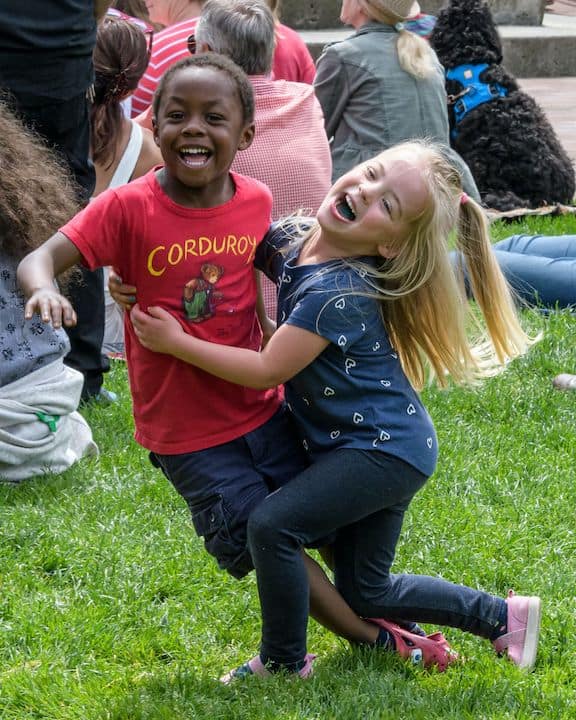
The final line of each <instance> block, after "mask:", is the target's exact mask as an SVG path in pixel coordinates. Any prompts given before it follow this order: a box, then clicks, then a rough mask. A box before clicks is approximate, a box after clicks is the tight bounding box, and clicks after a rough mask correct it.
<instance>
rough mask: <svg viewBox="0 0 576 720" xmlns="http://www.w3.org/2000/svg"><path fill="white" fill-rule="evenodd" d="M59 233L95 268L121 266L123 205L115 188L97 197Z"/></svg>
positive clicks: (123, 223)
mask: <svg viewBox="0 0 576 720" xmlns="http://www.w3.org/2000/svg"><path fill="white" fill-rule="evenodd" d="M60 232H61V233H63V234H64V235H66V237H67V238H68V239H69V240H70V241H71V242H73V243H74V245H76V247H77V248H78V250H79V252H80V253H81V255H82V257H83V258H84V263H85V264H86V266H87V267H88V268H90V269H91V270H94V269H96V268H99V267H103V266H105V265H114V266H119V265H120V261H121V258H120V248H121V245H122V243H120V242H119V241H118V239H119V238H122V237H125V221H124V212H123V208H122V204H121V202H120V200H119V198H118V196H117V194H116V192H115V191H114V190H107V191H105V192H103V193H101V194H100V195H98V197H96V198H94V200H92V201H91V202H90V203H89V204H88V205H87V206H86V207H85V208H84V209H83V210H81V211H80V212H79V213H78V214H77V215H75V216H74V217H73V218H72V220H70V221H69V222H68V223H66V225H64V226H63V227H61V228H60Z"/></svg>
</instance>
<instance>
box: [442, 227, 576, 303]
mask: <svg viewBox="0 0 576 720" xmlns="http://www.w3.org/2000/svg"><path fill="white" fill-rule="evenodd" d="M492 247H493V248H494V252H495V255H496V258H497V260H498V264H499V265H500V269H501V270H502V272H503V273H504V275H505V277H506V279H507V280H508V282H509V283H510V285H511V286H512V287H513V289H514V291H515V292H516V294H517V295H518V296H519V297H520V298H521V299H522V300H524V301H525V302H527V303H528V304H530V305H538V306H544V307H548V308H555V307H560V308H562V307H571V306H576V235H558V236H555V235H512V236H511V237H509V238H506V239H505V240H502V241H501V242H498V243H496V244H495V245H493V246H492ZM456 257H457V254H456V253H452V259H453V261H455V260H456Z"/></svg>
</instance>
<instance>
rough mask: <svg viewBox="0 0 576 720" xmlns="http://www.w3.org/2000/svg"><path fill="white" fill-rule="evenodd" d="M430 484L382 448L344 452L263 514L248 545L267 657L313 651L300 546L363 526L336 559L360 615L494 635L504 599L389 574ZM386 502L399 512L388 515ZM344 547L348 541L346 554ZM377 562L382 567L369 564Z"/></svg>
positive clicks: (277, 497)
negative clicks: (414, 504)
mask: <svg viewBox="0 0 576 720" xmlns="http://www.w3.org/2000/svg"><path fill="white" fill-rule="evenodd" d="M424 482H425V477H424V476H422V475H421V474H420V473H418V472H417V471H415V470H414V469H413V468H410V466H408V465H406V464H405V463H403V462H402V461H400V460H396V459H395V458H390V457H388V456H385V455H383V454H382V453H370V452H362V451H354V450H344V451H337V452H335V453H332V454H330V455H327V456H326V458H324V459H323V460H322V461H320V462H318V463H316V464H315V465H314V466H312V467H311V468H309V469H308V470H306V471H305V472H303V473H302V474H301V475H300V476H299V477H298V478H296V479H295V480H294V481H292V482H291V483H289V484H288V485H286V486H285V487H283V488H282V489H281V490H280V491H279V492H277V493H274V494H273V495H270V496H268V497H267V498H266V499H265V500H264V502H263V503H262V504H261V505H260V506H259V507H258V508H257V509H256V510H255V511H254V513H253V514H252V515H251V517H250V520H249V525H248V542H249V547H250V549H251V552H252V556H253V560H254V565H255V567H256V571H257V581H258V591H259V594H260V602H261V607H262V617H263V631H262V647H261V657H262V660H263V661H264V662H266V661H268V660H272V661H274V662H277V663H280V664H286V665H292V664H295V663H298V662H301V661H302V659H303V658H304V656H305V653H306V626H307V617H308V591H307V589H308V583H307V576H306V567H305V564H304V561H303V559H302V555H301V547H302V546H303V545H306V544H310V543H313V542H315V541H317V540H319V539H321V538H323V537H325V536H328V535H330V534H331V533H332V532H333V531H335V530H337V529H340V528H344V527H345V526H349V525H351V524H354V523H357V524H358V528H357V529H358V532H357V534H356V535H354V536H350V535H348V536H347V540H348V541H351V542H352V545H351V547H350V549H349V555H348V557H346V558H345V560H346V563H344V558H339V557H337V558H336V570H337V578H336V580H337V583H338V584H339V585H341V587H342V589H343V590H344V592H345V593H346V595H345V599H346V600H347V601H348V602H349V603H350V604H351V607H352V608H353V610H354V611H356V612H358V614H359V615H362V616H364V617H379V616H380V617H381V616H384V617H392V618H395V619H398V620H416V621H418V620H421V621H424V622H426V621H429V622H440V623H442V624H450V625H453V626H455V627H460V628H462V629H466V630H469V631H472V632H476V633H477V634H482V635H484V636H485V637H490V636H491V634H492V633H494V632H495V631H496V628H497V626H498V624H499V623H501V622H502V617H503V616H504V618H505V610H506V605H505V603H504V601H503V600H500V599H498V598H494V597H492V596H490V595H488V594H487V593H480V592H477V591H474V590H471V589H469V588H461V587H460V586H457V585H453V584H452V583H447V582H445V581H443V580H440V579H437V578H428V577H424V576H413V577H410V576H398V577H393V576H390V575H389V568H390V565H391V563H392V560H393V557H394V551H395V546H396V542H397V540H398V536H399V533H400V528H401V525H402V519H403V514H404V510H405V508H406V507H407V505H408V503H409V502H410V499H411V498H412V497H413V495H414V493H415V492H416V491H417V490H418V489H419V488H420V487H421V486H422V485H423V483H424ZM386 508H390V512H388V513H386V514H385V516H384V515H381V514H380V513H381V511H382V509H386ZM375 513H376V514H377V515H380V517H378V523H377V524H378V533H375V532H374V528H371V527H370V526H369V525H368V526H367V530H369V536H370V542H369V543H368V544H367V543H366V542H364V543H361V542H360V541H361V540H362V538H361V537H360V536H361V534H362V533H361V530H363V529H364V523H365V522H366V520H367V519H368V518H370V517H371V516H373V515H374V514H375ZM383 520H385V523H384V527H382V521H383ZM361 521H362V522H361ZM345 544H346V543H345V541H344V539H342V540H340V538H339V540H338V542H337V546H338V548H339V550H338V552H339V553H340V552H342V548H343V546H344V545H345ZM372 544H374V546H375V548H374V547H372ZM364 554H366V556H367V557H368V560H366V562H365V563H363V564H362V566H361V567H362V572H370V575H369V578H368V580H367V581H366V582H365V578H364V577H359V575H358V573H357V569H358V564H359V563H360V561H361V560H362V556H363V555H364ZM372 561H374V563H377V565H375V567H374V568H370V567H369V566H370V565H371V564H372ZM348 565H351V566H352V568H353V570H350V569H349V567H348ZM399 578H400V579H399ZM370 581H374V582H375V583H376V586H375V587H374V589H370V588H369V587H368V586H370ZM356 582H358V583H360V585H361V590H360V591H357V590H356V589H355V587H354V584H355V583H356Z"/></svg>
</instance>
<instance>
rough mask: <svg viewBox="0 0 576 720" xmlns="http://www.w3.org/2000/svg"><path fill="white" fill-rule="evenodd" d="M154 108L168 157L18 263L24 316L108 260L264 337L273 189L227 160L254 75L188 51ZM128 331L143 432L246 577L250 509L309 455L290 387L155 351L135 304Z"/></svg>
mask: <svg viewBox="0 0 576 720" xmlns="http://www.w3.org/2000/svg"><path fill="white" fill-rule="evenodd" d="M153 110H154V118H155V119H154V136H155V140H156V142H157V144H158V145H159V147H160V151H161V153H162V157H163V159H164V162H165V166H164V167H160V168H155V169H154V170H152V171H150V173H148V174H147V175H145V176H143V177H142V178H139V179H137V180H135V181H133V182H131V183H128V184H127V185H124V186H121V187H118V188H115V189H111V190H107V191H105V192H104V193H102V194H100V195H99V196H98V197H97V198H96V199H95V200H94V201H93V202H92V203H90V205H89V206H88V207H86V208H85V209H84V210H82V211H81V212H80V213H79V214H78V215H76V216H75V217H74V218H73V219H72V220H71V221H70V222H69V223H67V224H66V225H65V226H64V227H63V228H62V229H61V230H60V231H59V232H57V233H56V234H55V235H53V236H52V237H51V238H50V239H49V240H48V241H47V242H46V243H45V244H44V245H42V246H41V247H39V248H38V249H37V250H35V251H34V252H33V253H31V254H30V255H28V256H27V257H26V258H25V259H24V260H23V261H22V262H21V264H20V266H19V268H18V277H19V280H20V284H21V286H22V288H23V289H24V291H25V293H26V295H27V296H28V298H29V299H28V302H27V304H26V311H25V312H26V317H27V318H31V317H32V315H33V313H34V312H39V313H40V314H41V316H42V319H43V320H44V321H45V322H51V323H52V325H53V326H54V327H60V326H61V325H62V324H65V325H73V324H74V322H75V314H74V310H73V308H72V306H71V305H70V303H69V302H68V300H66V298H65V297H63V296H62V295H61V294H60V293H59V292H58V291H57V289H56V288H55V286H54V284H53V280H54V276H55V275H58V274H59V273H60V272H62V271H63V270H65V269H66V268H68V267H70V266H72V265H74V264H75V263H77V262H84V263H85V264H86V265H87V266H88V267H90V268H95V267H101V266H106V265H112V266H114V267H115V268H117V269H118V271H119V273H120V275H121V276H122V278H123V279H124V280H125V281H126V282H127V283H128V284H130V285H134V286H136V287H137V288H138V302H139V305H140V307H141V308H147V307H149V306H152V305H159V306H161V307H163V308H165V309H166V310H168V311H169V312H170V313H171V314H172V315H173V316H174V317H176V318H177V319H178V320H179V322H180V323H181V325H182V327H183V328H184V330H185V331H186V332H187V333H190V334H193V335H194V336H196V337H198V338H202V339H205V340H212V341H214V342H219V343H225V344H228V345H232V346H239V347H244V348H250V349H254V350H255V349H258V348H259V347H260V344H261V339H262V333H261V329H260V325H259V323H258V320H257V316H256V280H255V271H254V269H253V267H252V260H253V258H254V253H255V250H256V247H257V245H258V243H260V241H261V240H262V238H263V236H264V233H265V232H266V230H267V228H268V226H269V223H270V210H271V207H272V198H271V194H270V191H269V190H268V188H266V186H264V185H262V184H260V183H259V182H257V181H256V180H252V179H251V178H247V177H244V176H242V175H237V174H235V173H231V172H230V165H231V163H232V161H233V159H234V156H235V154H236V151H237V150H243V149H244V148H247V147H248V146H249V145H250V142H251V141H252V137H253V135H254V124H253V114H254V101H253V95H252V87H251V85H250V83H249V81H248V79H247V78H246V76H245V75H244V73H243V72H242V71H241V70H240V69H239V68H238V67H237V66H236V65H235V64H234V63H233V62H232V61H231V60H229V59H227V58H225V57H223V56H221V55H215V54H212V53H207V54H203V55H197V56H190V57H189V58H187V59H185V60H183V61H181V62H179V63H177V64H175V65H174V66H172V68H170V70H168V71H167V72H166V74H165V75H164V77H163V79H162V81H161V82H160V84H159V86H158V89H157V91H156V95H155V98H154V105H153ZM125 337H126V357H127V362H128V371H129V378H130V388H131V392H132V398H133V405H134V419H135V424H136V433H135V437H136V440H137V441H138V442H139V443H140V444H141V445H143V446H144V447H145V448H147V449H148V450H149V451H150V456H151V460H152V462H153V464H154V465H155V466H157V467H160V468H161V469H162V471H163V473H164V474H165V475H166V477H167V478H168V479H169V480H170V481H171V482H172V484H173V485H174V486H175V488H176V489H177V490H178V492H179V493H180V494H181V495H182V497H183V498H184V499H185V500H186V502H187V504H188V506H189V508H190V511H191V513H192V520H193V523H194V527H195V529H196V532H197V533H198V535H200V536H202V537H203V538H204V543H205V546H206V549H207V550H208V552H209V553H210V554H212V555H213V556H214V557H215V558H216V559H217V561H218V564H219V566H220V567H221V568H222V569H225V570H227V571H228V572H229V573H230V574H231V575H232V576H234V577H237V578H241V577H243V576H244V575H246V574H247V573H248V572H249V571H250V570H251V569H252V568H253V565H252V560H251V557H250V554H249V552H248V550H247V547H246V523H247V520H248V516H249V515H250V512H251V511H252V509H253V508H254V507H255V506H256V505H257V504H259V503H260V502H261V501H262V500H263V499H264V497H265V496H266V495H267V494H268V493H270V492H272V491H273V490H275V489H277V488H278V487H280V486H282V485H283V484H285V483H286V482H288V481H289V480H290V479H291V478H292V477H294V476H295V475H297V474H298V473H299V472H300V471H301V470H302V469H303V467H304V466H305V465H306V463H307V461H306V459H305V456H304V453H303V449H302V446H301V444H300V442H299V440H298V439H297V436H296V434H295V431H294V430H293V428H292V425H291V421H290V419H289V417H288V414H287V411H286V410H285V408H284V405H283V403H282V395H281V390H279V389H278V388H274V389H272V390H253V389H250V388H245V387H241V386H238V385H235V384H233V383H229V382H226V381H222V380H219V379H216V378H214V377H213V376H212V375H210V374H208V373H205V372H203V371H201V370H197V369H196V368H193V367H191V366H190V365H189V364H187V363H184V362H182V361H180V360H177V359H176V358H174V357H172V356H169V355H164V354H159V353H153V352H151V351H149V350H147V349H146V348H144V347H143V346H142V345H141V344H140V343H139V342H138V339H137V338H136V336H135V334H134V329H133V326H132V323H131V321H130V316H129V314H128V313H127V315H126V319H125ZM307 563H308V565H307V567H308V570H309V572H310V573H311V579H310V583H311V599H310V602H311V607H312V614H313V615H314V617H317V618H318V619H319V621H320V622H322V623H323V624H325V625H326V626H327V627H329V628H330V629H332V630H334V631H335V632H338V633H339V634H341V635H342V636H343V637H346V638H347V639H349V640H353V641H355V642H360V643H361V642H366V643H370V642H373V641H374V638H373V627H374V626H370V625H369V624H368V623H365V622H363V621H362V620H360V619H359V618H358V617H357V616H356V615H355V614H354V613H353V612H352V610H351V609H350V608H349V607H348V606H347V605H346V604H345V602H344V601H343V599H342V598H341V597H340V595H339V594H338V593H337V592H336V590H335V588H334V587H333V586H332V585H331V584H330V582H329V580H328V578H327V577H326V575H325V573H324V572H323V571H322V569H321V568H320V566H319V565H318V564H317V563H315V562H314V561H313V560H312V559H311V558H308V557H307Z"/></svg>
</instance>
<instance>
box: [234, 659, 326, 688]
mask: <svg viewBox="0 0 576 720" xmlns="http://www.w3.org/2000/svg"><path fill="white" fill-rule="evenodd" d="M304 660H305V663H304V667H303V668H302V669H301V670H299V671H298V672H297V673H293V674H294V675H297V676H298V677H299V678H302V679H303V680H305V679H306V678H309V677H310V675H312V673H313V672H314V669H313V667H312V663H313V662H314V660H316V655H312V654H310V653H308V655H306V657H305V658H304ZM272 674H273V673H271V672H270V671H269V670H267V669H266V666H265V665H264V664H263V662H262V660H260V655H256V657H253V658H252V660H248V662H245V663H244V665H240V667H237V668H235V669H234V670H230V672H228V673H226V675H222V677H221V678H220V682H221V683H223V684H224V685H229V684H230V683H231V682H234V681H235V680H242V679H244V678H245V677H248V676H249V675H259V676H260V677H271V676H272Z"/></svg>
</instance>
